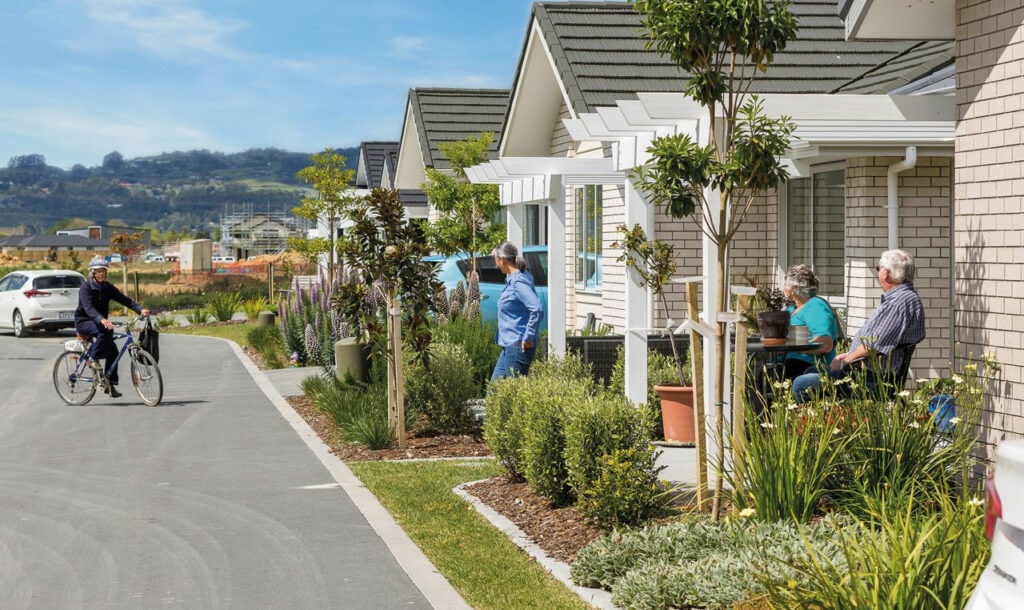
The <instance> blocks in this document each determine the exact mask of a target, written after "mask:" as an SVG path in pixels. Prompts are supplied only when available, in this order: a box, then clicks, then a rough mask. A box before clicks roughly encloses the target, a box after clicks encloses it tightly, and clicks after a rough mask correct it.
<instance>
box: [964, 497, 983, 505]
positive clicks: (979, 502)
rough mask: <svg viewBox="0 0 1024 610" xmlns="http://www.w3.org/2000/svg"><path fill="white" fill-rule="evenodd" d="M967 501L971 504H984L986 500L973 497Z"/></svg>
mask: <svg viewBox="0 0 1024 610" xmlns="http://www.w3.org/2000/svg"><path fill="white" fill-rule="evenodd" d="M967 503H968V504H970V505H971V506H981V505H982V504H984V503H985V501H984V500H982V499H981V498H971V499H970V500H968V501H967Z"/></svg>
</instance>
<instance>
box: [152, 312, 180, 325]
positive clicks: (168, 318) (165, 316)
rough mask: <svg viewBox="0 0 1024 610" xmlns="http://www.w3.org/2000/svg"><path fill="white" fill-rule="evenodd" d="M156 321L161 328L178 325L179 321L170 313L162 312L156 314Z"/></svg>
mask: <svg viewBox="0 0 1024 610" xmlns="http://www.w3.org/2000/svg"><path fill="white" fill-rule="evenodd" d="M156 323H157V326H158V327H160V328H173V327H175V326H177V325H178V321H177V320H175V319H174V316H173V315H171V314H170V313H161V314H159V315H158V316H156Z"/></svg>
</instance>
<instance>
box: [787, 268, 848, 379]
mask: <svg viewBox="0 0 1024 610" xmlns="http://www.w3.org/2000/svg"><path fill="white" fill-rule="evenodd" d="M782 292H783V294H785V295H786V298H787V299H789V300H790V301H792V302H793V304H792V305H790V306H789V307H788V311H789V323H790V324H792V325H797V326H806V327H807V336H808V338H809V339H810V343H817V344H818V345H820V346H821V347H819V348H817V349H813V350H809V351H806V352H789V353H788V354H786V379H790V380H792V379H795V378H796V377H797V376H798V375H803V374H804V373H807V372H813V371H815V370H818V369H819V368H820V369H821V370H824V369H825V368H827V367H828V365H829V363H830V362H832V359H833V358H835V356H836V349H835V345H836V340H837V339H838V337H839V322H838V321H837V320H836V315H835V313H834V312H833V311H832V306H831V305H829V304H828V301H826V300H825V299H823V298H821V297H819V296H818V278H817V276H815V275H814V271H812V270H811V268H810V267H808V266H807V265H793V266H792V267H790V268H789V269H786V278H785V280H784V281H783V284H782ZM808 369H810V370H808Z"/></svg>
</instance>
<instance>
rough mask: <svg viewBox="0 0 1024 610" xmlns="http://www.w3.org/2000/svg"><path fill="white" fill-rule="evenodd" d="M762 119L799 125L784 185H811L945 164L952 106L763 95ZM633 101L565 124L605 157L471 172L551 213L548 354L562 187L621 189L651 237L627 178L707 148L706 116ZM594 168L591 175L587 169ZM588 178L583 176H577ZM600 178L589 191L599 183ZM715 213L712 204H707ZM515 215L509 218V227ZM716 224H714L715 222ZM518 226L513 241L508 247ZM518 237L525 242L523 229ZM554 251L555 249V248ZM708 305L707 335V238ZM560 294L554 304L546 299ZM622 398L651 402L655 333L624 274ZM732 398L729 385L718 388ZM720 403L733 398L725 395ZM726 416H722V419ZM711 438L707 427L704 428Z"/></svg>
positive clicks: (559, 336) (555, 322) (707, 367)
mask: <svg viewBox="0 0 1024 610" xmlns="http://www.w3.org/2000/svg"><path fill="white" fill-rule="evenodd" d="M759 97H760V98H761V99H762V100H763V101H764V107H765V112H766V114H767V115H768V116H770V117H780V116H788V117H789V118H790V119H791V120H792V121H793V122H794V123H795V124H796V132H795V134H794V137H793V144H792V146H791V149H790V150H789V151H788V152H787V153H786V155H785V161H786V162H787V163H788V165H789V166H790V175H792V176H795V177H801V176H807V175H809V173H810V167H811V165H813V164H818V163H824V162H829V161H839V160H844V159H848V158H854V157H868V156H871V157H875V156H896V157H904V156H905V155H909V154H910V152H911V151H913V152H914V153H915V154H920V155H921V156H951V155H952V153H953V140H954V124H955V100H954V99H953V98H952V97H951V96H945V95H943V96H939V95H921V96H898V95H859V94H856V95H840V94H829V95H817V94H813V95H812V94H766V95H760V96H759ZM637 98H638V99H636V100H622V101H618V102H616V104H615V106H610V107H601V108H597V111H596V112H593V113H585V114H581V115H579V117H578V118H575V119H563V124H564V125H565V126H566V128H567V130H568V132H569V134H570V136H571V137H572V139H573V140H574V141H576V142H593V141H600V142H606V143H609V144H610V145H611V151H612V154H611V157H609V158H605V159H582V158H547V157H538V158H523V157H517V158H507V157H506V158H500V159H498V160H497V161H492V162H489V163H485V164H482V165H478V166H475V167H473V168H470V170H469V171H467V175H468V176H469V179H470V180H471V181H473V182H485V183H491V184H500V185H501V192H502V202H503V203H504V204H505V205H510V206H514V205H518V204H521V203H525V202H544V203H548V204H549V206H550V207H549V218H551V220H552V222H551V224H550V225H549V238H550V244H549V254H548V256H549V266H550V267H551V269H552V270H555V271H560V273H561V275H562V277H561V278H559V279H560V280H561V281H559V282H557V283H555V282H554V280H555V278H552V280H551V281H549V291H551V292H549V307H550V308H551V309H552V310H553V311H552V314H553V315H552V316H551V317H550V318H549V323H548V328H549V329H550V332H549V334H550V336H551V337H552V342H553V343H554V344H558V342H560V345H561V347H562V348H564V334H565V329H566V327H565V313H564V307H562V308H561V312H557V311H555V310H558V309H560V308H559V307H558V306H557V305H556V304H558V303H564V302H565V301H564V299H565V277H564V274H565V267H566V261H565V256H566V248H565V240H566V235H565V230H566V227H565V222H564V221H565V190H566V189H565V187H566V186H569V185H571V184H580V182H578V181H577V179H586V180H588V182H587V183H589V184H595V183H603V184H612V183H613V182H611V181H613V180H615V182H614V183H615V184H621V185H622V186H623V187H624V192H625V208H626V209H625V222H626V224H627V225H628V226H633V225H634V224H639V225H640V226H641V227H643V229H644V231H645V232H646V233H647V234H648V235H651V234H652V233H653V229H654V209H653V206H652V205H651V203H650V202H649V201H647V200H646V199H645V198H644V197H643V196H642V195H641V193H640V192H639V191H638V190H637V189H636V188H635V186H634V185H633V183H632V181H631V180H630V179H629V178H628V177H627V172H628V170H630V169H632V168H635V167H638V166H641V165H643V164H645V163H647V162H648V161H649V160H650V156H649V154H648V153H647V147H648V146H649V145H650V142H651V140H652V139H653V138H654V137H657V136H663V135H669V134H674V133H689V134H691V135H692V136H693V137H694V138H695V139H696V141H697V142H699V143H701V144H704V143H706V142H707V141H708V133H709V131H708V128H707V126H708V122H709V119H708V115H707V113H706V111H705V109H704V108H703V107H701V106H700V105H698V104H697V103H695V102H694V101H693V100H691V99H690V98H688V97H686V96H685V95H684V94H681V93H638V94H637ZM591 164H593V165H591ZM583 168H589V169H583ZM597 178H600V180H599V181H597V182H595V179H597ZM709 195H710V193H709ZM707 199H708V201H709V202H712V203H716V202H717V200H718V199H717V197H713V196H709V197H708V198H707ZM511 216H512V214H510V217H511ZM710 217H712V218H715V217H717V214H711V215H710ZM515 222H516V221H515V220H512V221H511V222H510V233H509V238H510V239H512V240H514V239H515V237H516V235H515V234H514V232H515V231H516V230H517V229H516V228H514V225H515ZM518 230H519V236H520V239H521V228H520V229H518ZM556 242H557V243H556ZM702 251H703V255H702V264H703V282H704V302H703V319H704V321H705V322H707V323H708V324H710V325H712V326H713V324H714V323H715V322H716V321H717V320H718V319H719V317H720V313H721V312H717V311H715V307H716V304H715V295H716V294H717V286H718V284H719V282H721V281H724V280H723V279H722V278H719V277H717V270H716V269H717V266H716V262H715V247H714V244H712V243H711V242H710V241H709V240H708V238H707V237H705V238H704V245H703V248H702ZM553 288H557V294H556V293H555V292H554V291H552V289H553ZM625 310H626V311H625V320H626V327H627V328H626V333H625V334H626V340H625V343H626V347H625V355H626V356H625V357H626V362H625V366H626V375H625V377H626V395H627V396H628V397H629V398H630V400H632V401H634V402H644V401H645V400H646V396H647V367H646V345H645V343H646V335H647V330H648V329H649V328H650V326H651V325H652V323H653V315H652V312H653V296H652V295H651V294H649V293H648V291H647V290H645V289H644V288H642V287H641V286H640V285H639V284H638V283H637V281H636V278H635V277H633V274H627V285H626V288H625ZM709 347H710V348H711V349H706V350H705V352H704V353H705V360H704V378H705V379H709V380H711V379H715V378H716V377H715V375H719V374H721V373H720V372H719V371H717V370H715V363H716V362H717V359H716V358H715V354H714V353H713V352H714V349H713V347H714V345H713V342H709ZM724 383H725V384H726V389H728V376H726V380H725V381H724ZM712 388H713V384H711V383H708V384H707V387H706V388H705V391H706V392H707V394H706V395H705V404H712V403H713V398H712V396H711V392H712ZM725 396H730V392H728V391H726V393H725ZM726 412H728V410H726ZM709 429H710V427H709Z"/></svg>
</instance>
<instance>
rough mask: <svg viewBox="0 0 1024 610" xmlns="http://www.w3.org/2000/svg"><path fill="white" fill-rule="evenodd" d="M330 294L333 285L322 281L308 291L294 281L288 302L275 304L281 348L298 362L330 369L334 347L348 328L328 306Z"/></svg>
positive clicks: (333, 288)
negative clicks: (281, 338)
mask: <svg viewBox="0 0 1024 610" xmlns="http://www.w3.org/2000/svg"><path fill="white" fill-rule="evenodd" d="M334 292H335V286H334V284H332V283H331V282H328V281H327V280H326V279H325V278H323V277H321V278H320V280H319V281H318V282H316V283H314V284H313V285H311V286H310V287H309V289H308V290H307V289H304V288H301V287H300V286H299V284H298V282H297V281H296V282H295V284H294V285H293V287H292V291H291V293H290V294H289V297H288V300H287V301H285V300H281V301H280V302H278V306H277V312H278V315H279V316H280V323H281V334H283V335H284V340H285V348H286V350H287V351H288V352H289V353H296V354H298V358H299V361H300V362H304V363H308V364H315V365H320V366H324V367H329V366H332V365H333V364H334V343H335V342H336V341H337V340H338V339H341V338H344V337H348V336H349V327H348V325H347V324H344V323H343V322H342V320H341V316H340V315H339V313H338V311H337V310H336V309H335V308H334V307H333V306H332V304H331V303H332V301H333V298H334V296H333V295H334ZM257 313H258V312H257ZM310 332H312V337H311V336H310Z"/></svg>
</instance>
